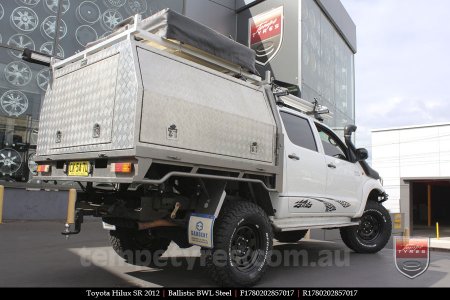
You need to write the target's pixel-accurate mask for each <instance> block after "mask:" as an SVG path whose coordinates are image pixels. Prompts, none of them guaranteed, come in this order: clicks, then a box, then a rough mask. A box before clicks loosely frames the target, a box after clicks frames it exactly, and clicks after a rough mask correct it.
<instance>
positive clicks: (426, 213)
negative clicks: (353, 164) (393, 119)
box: [372, 123, 450, 236]
mask: <svg viewBox="0 0 450 300" xmlns="http://www.w3.org/2000/svg"><path fill="white" fill-rule="evenodd" d="M372 149H373V150H372V157H373V158H372V163H373V167H374V168H375V169H376V170H377V171H378V172H380V174H381V177H382V178H383V181H384V187H385V189H386V192H387V193H388V194H389V200H388V201H387V202H386V207H387V208H388V209H389V210H390V211H391V213H402V214H403V216H404V227H405V229H407V230H409V232H410V233H412V234H415V235H417V234H426V235H431V236H434V234H435V226H436V223H439V225H440V229H441V232H442V235H447V236H448V235H449V234H450V230H449V228H450V215H449V213H448V212H449V211H450V201H449V199H450V124H449V123H446V124H433V125H421V126H410V127H399V128H390V129H380V130H374V131H373V132H372Z"/></svg>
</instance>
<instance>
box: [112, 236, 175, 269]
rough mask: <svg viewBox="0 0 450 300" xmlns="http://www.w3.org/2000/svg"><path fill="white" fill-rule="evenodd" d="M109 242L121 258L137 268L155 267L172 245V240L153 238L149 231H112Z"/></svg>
mask: <svg viewBox="0 0 450 300" xmlns="http://www.w3.org/2000/svg"><path fill="white" fill-rule="evenodd" d="M109 240H110V242H111V246H112V248H113V249H114V251H116V253H117V254H118V255H119V256H120V257H122V258H123V259H125V261H126V262H127V263H129V264H133V265H137V266H154V265H155V262H157V261H158V260H159V258H160V257H161V255H163V254H164V252H165V251H166V250H167V248H168V247H169V244H170V240H167V239H164V238H160V237H155V236H152V235H151V234H150V231H147V230H144V231H137V230H130V229H117V230H115V231H110V238H109Z"/></svg>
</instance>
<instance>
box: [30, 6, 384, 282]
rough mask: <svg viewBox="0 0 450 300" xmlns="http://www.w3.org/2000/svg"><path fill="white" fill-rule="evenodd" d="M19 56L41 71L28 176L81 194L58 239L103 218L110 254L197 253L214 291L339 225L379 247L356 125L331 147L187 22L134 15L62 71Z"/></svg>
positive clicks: (164, 14)
mask: <svg viewBox="0 0 450 300" xmlns="http://www.w3.org/2000/svg"><path fill="white" fill-rule="evenodd" d="M24 59H25V60H27V61H30V62H34V63H39V64H44V65H48V66H50V68H51V78H50V83H49V87H48V90H47V93H46V95H45V99H44V101H43V104H42V109H41V117H40V124H39V136H38V145H37V157H36V162H37V164H38V167H37V171H38V174H37V176H36V178H37V179H39V180H42V181H51V182H68V181H70V182H77V183H78V185H79V187H80V188H79V189H78V190H71V192H70V193H69V194H70V197H69V201H68V207H69V208H68V215H67V224H66V228H65V230H64V232H63V234H64V235H72V234H77V233H79V232H80V230H81V224H82V222H83V217H84V216H94V217H98V218H101V219H102V221H103V222H104V226H105V229H109V234H110V240H111V244H112V247H113V248H114V250H115V251H116V252H117V253H118V254H119V255H120V256H121V257H123V258H124V259H125V260H126V261H127V262H128V263H131V264H138V265H146V266H155V265H157V264H155V263H156V262H159V261H160V260H161V258H160V257H161V255H162V254H163V252H164V251H165V250H166V249H167V248H168V246H169V244H170V243H171V242H174V243H176V244H177V245H178V246H179V247H181V248H187V247H192V246H194V245H196V246H199V247H201V249H202V251H201V252H202V255H203V256H205V259H204V260H202V261H203V262H205V267H206V268H207V270H208V271H209V273H210V274H211V278H212V279H213V280H215V281H216V282H217V283H218V284H220V285H224V286H251V285H254V284H256V283H257V282H258V281H259V280H260V279H261V277H262V276H263V274H264V272H265V270H266V268H267V265H268V262H269V259H270V257H271V256H270V254H271V251H272V246H273V239H275V240H278V241H279V242H283V243H295V242H297V241H299V240H300V239H302V238H303V237H304V236H305V234H306V233H307V231H308V230H309V229H318V228H322V229H335V228H340V230H341V235H342V239H343V241H344V242H345V244H346V245H347V246H349V247H350V248H351V249H352V250H354V251H356V252H361V253H375V252H377V251H379V250H381V249H382V248H383V247H384V246H385V245H386V243H387V242H388V240H389V238H390V235H391V220H390V216H389V213H388V212H387V210H386V209H385V208H384V207H383V205H382V203H383V202H384V201H386V200H387V195H386V193H385V191H384V189H383V187H382V182H381V178H380V176H379V175H378V173H376V172H375V171H374V170H372V169H371V168H370V167H369V166H368V164H367V163H366V159H367V156H368V153H367V151H366V150H365V149H355V147H354V146H353V143H352V134H353V133H354V132H355V130H356V127H355V126H347V127H346V128H345V140H344V141H342V140H341V139H340V138H339V137H338V136H337V135H336V134H335V133H334V132H333V131H332V130H331V129H330V128H328V127H327V126H325V125H324V124H322V122H320V121H319V120H320V118H321V116H322V117H326V116H325V115H323V113H324V112H325V109H324V108H323V107H320V105H318V104H317V103H315V104H314V103H310V102H308V101H305V100H303V99H301V98H299V97H296V96H294V95H291V94H290V93H289V90H288V89H285V88H281V87H279V86H278V85H275V84H274V81H273V80H272V78H271V76H270V73H267V74H266V79H265V80H262V79H261V78H260V77H259V76H257V75H255V74H256V73H257V72H256V69H255V53H254V52H253V50H251V49H249V48H248V47H245V46H243V45H241V44H238V43H236V42H234V41H233V40H231V39H229V38H227V37H224V36H222V35H220V34H218V33H217V32H215V31H213V30H211V29H209V28H207V27H205V26H203V25H201V24H199V23H197V22H194V21H192V20H190V19H188V18H186V17H184V16H181V15H179V14H177V13H175V12H172V11H170V10H163V11H161V12H159V13H157V14H155V15H153V16H151V17H149V18H147V19H144V20H142V19H141V17H140V16H139V15H136V16H135V17H133V18H129V19H127V20H125V21H123V22H122V23H121V24H119V25H118V26H117V27H116V29H115V30H114V32H113V33H112V34H111V35H110V36H108V37H105V38H103V39H101V40H99V41H96V42H94V43H92V44H91V45H89V46H88V47H87V49H86V50H84V51H82V52H80V53H78V54H75V55H73V56H72V57H69V58H67V59H65V60H61V61H59V60H57V59H55V58H50V57H48V56H46V55H44V54H42V53H37V52H34V51H30V50H26V51H24ZM73 225H74V228H71V227H72V226H73ZM219 256H220V257H222V258H223V257H226V259H225V260H223V259H222V260H221V261H222V262H223V263H220V264H219V263H217V259H216V258H218V257H219Z"/></svg>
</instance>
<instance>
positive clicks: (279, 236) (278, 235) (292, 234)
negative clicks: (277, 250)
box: [274, 230, 308, 243]
mask: <svg viewBox="0 0 450 300" xmlns="http://www.w3.org/2000/svg"><path fill="white" fill-rule="evenodd" d="M307 233H308V230H300V231H284V232H275V233H274V236H275V239H276V240H277V241H279V242H280V243H297V242H298V241H300V240H301V239H302V238H304V237H305V235H306V234H307Z"/></svg>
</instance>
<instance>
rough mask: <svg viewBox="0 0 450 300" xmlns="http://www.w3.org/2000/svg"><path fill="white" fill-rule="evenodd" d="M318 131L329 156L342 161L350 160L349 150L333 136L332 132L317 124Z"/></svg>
mask: <svg viewBox="0 0 450 300" xmlns="http://www.w3.org/2000/svg"><path fill="white" fill-rule="evenodd" d="M316 127H317V130H318V131H319V135H320V139H321V141H322V145H323V150H324V151H325V154H326V155H328V156H332V157H335V158H339V159H342V160H348V158H347V148H346V147H345V146H344V144H343V143H342V141H341V140H340V139H339V138H338V137H337V135H335V134H333V133H332V132H331V131H329V130H327V129H325V127H322V126H320V125H318V124H316Z"/></svg>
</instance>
